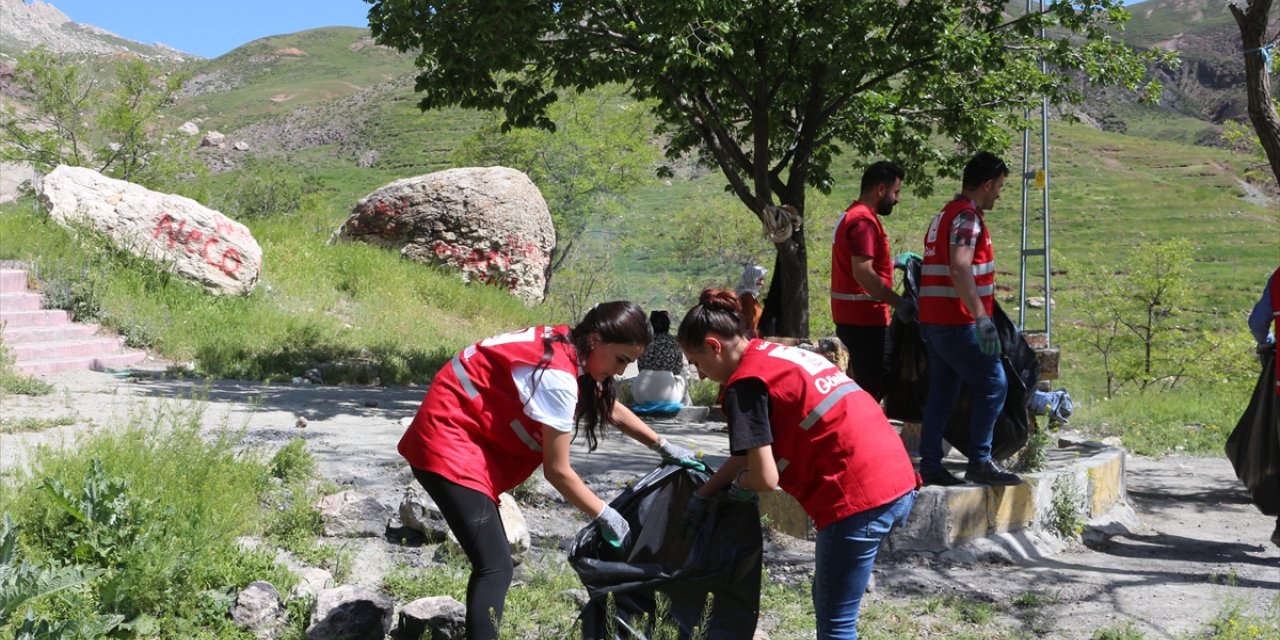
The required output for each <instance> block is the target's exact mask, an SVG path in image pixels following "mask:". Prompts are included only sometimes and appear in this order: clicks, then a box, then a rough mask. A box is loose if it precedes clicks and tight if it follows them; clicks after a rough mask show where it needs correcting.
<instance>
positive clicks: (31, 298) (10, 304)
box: [0, 293, 44, 311]
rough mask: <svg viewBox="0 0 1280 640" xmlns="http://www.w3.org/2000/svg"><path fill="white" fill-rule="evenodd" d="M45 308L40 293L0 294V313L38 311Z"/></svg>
mask: <svg viewBox="0 0 1280 640" xmlns="http://www.w3.org/2000/svg"><path fill="white" fill-rule="evenodd" d="M43 308H44V297H43V296H41V295H40V294H38V293H0V311H37V310H40V309H43Z"/></svg>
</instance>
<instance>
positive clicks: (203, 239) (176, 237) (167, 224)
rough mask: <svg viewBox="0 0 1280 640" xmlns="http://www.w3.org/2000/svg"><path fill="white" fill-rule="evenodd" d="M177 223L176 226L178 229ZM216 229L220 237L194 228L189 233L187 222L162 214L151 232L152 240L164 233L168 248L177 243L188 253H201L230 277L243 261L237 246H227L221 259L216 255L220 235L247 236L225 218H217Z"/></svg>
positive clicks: (215, 220) (206, 259)
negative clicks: (167, 240)
mask: <svg viewBox="0 0 1280 640" xmlns="http://www.w3.org/2000/svg"><path fill="white" fill-rule="evenodd" d="M175 223H176V226H175ZM214 224H215V225H216V227H217V234H216V235H215V234H209V235H205V233H204V232H203V231H201V230H199V229H195V228H192V229H190V230H188V229H187V228H186V227H187V221H186V220H175V219H174V217H173V216H172V215H170V214H169V213H168V212H163V213H162V214H161V215H160V221H159V222H157V223H156V228H155V230H154V231H152V232H151V237H152V238H158V237H160V234H161V233H165V234H167V235H168V237H169V248H170V249H172V248H173V245H174V244H180V245H182V246H183V248H184V249H185V250H186V252H187V253H190V254H194V253H196V252H199V253H200V257H202V258H204V261H205V262H206V263H208V264H209V265H210V266H212V267H214V268H216V269H218V270H220V271H222V272H223V273H225V274H227V275H229V276H231V275H235V272H236V271H239V270H240V263H241V262H242V258H241V256H240V251H239V250H237V249H236V248H235V247H227V248H225V249H223V250H222V253H221V255H220V256H216V255H215V254H216V253H217V251H216V245H217V244H218V241H219V236H225V235H245V232H244V230H243V229H241V228H239V227H238V225H235V224H234V223H232V222H231V221H230V220H227V219H226V218H224V217H222V216H218V217H217V218H215V219H214Z"/></svg>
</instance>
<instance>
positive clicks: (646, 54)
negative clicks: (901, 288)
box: [366, 0, 1158, 336]
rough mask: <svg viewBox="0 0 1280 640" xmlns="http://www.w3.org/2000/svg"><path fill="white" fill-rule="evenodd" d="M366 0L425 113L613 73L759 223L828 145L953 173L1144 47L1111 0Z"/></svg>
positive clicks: (786, 250) (793, 311) (508, 107)
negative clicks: (411, 57)
mask: <svg viewBox="0 0 1280 640" xmlns="http://www.w3.org/2000/svg"><path fill="white" fill-rule="evenodd" d="M366 2H368V3H370V4H371V5H372V6H371V8H370V10H369V24H370V28H371V29H372V31H373V34H374V37H375V38H376V40H377V41H378V42H380V43H382V44H385V45H389V46H392V47H395V48H396V49H399V50H400V51H410V50H416V51H419V55H418V58H417V61H416V63H417V65H418V67H419V68H420V69H421V72H420V73H419V75H418V78H417V83H416V90H417V91H418V92H419V93H420V94H421V96H422V97H421V101H420V106H421V107H422V108H423V109H432V108H439V107H445V106H450V105H461V106H464V107H472V108H480V109H493V110H501V111H502V112H503V113H504V114H505V123H506V124H507V125H509V126H517V127H528V126H536V127H544V128H551V127H553V126H554V124H553V122H552V120H551V118H550V117H548V108H549V107H550V106H551V105H552V104H553V103H554V102H555V101H556V99H557V90H559V89H565V88H571V89H575V90H579V91H581V90H585V89H589V88H592V87H595V86H598V85H600V84H603V83H621V84H625V85H626V86H628V87H630V88H631V90H632V93H633V95H634V97H635V98H637V99H641V100H652V101H653V103H654V105H655V109H654V112H655V113H656V115H657V117H658V118H659V121H660V125H659V132H660V133H661V134H662V135H663V136H664V138H663V139H664V143H665V145H666V153H667V155H668V157H669V158H676V157H680V156H683V155H685V154H693V155H695V156H696V157H697V158H698V159H699V160H701V161H702V162H704V163H706V164H707V165H709V166H713V167H716V168H718V169H719V170H720V171H721V172H722V173H723V174H724V177H725V179H726V181H727V186H726V188H727V189H728V190H729V191H731V192H732V193H733V194H734V195H735V196H737V198H738V199H739V200H740V201H741V202H742V203H743V204H744V205H745V206H746V208H748V209H749V210H750V211H751V212H752V213H754V214H755V215H756V216H757V217H758V218H759V219H761V220H762V221H764V220H773V219H776V217H775V214H776V211H777V207H779V206H781V205H790V206H791V207H794V208H795V210H796V211H797V212H799V213H800V214H803V212H804V201H805V190H806V188H808V187H815V188H817V189H819V190H821V191H823V192H826V191H829V190H830V189H831V187H832V177H831V173H830V167H831V163H832V161H833V159H834V158H835V157H836V156H837V155H839V154H841V153H851V154H853V155H855V156H856V157H858V158H862V159H868V158H882V157H888V158H893V159H895V160H896V161H898V162H899V163H900V164H902V165H903V166H904V167H905V168H906V169H907V171H908V174H909V175H908V180H909V181H910V182H911V183H913V184H914V185H915V186H916V188H917V189H919V190H921V191H922V192H927V191H928V189H929V187H930V185H931V172H932V170H933V169H940V170H941V172H942V173H943V174H944V175H955V173H956V169H957V168H958V166H960V165H961V164H963V156H965V155H967V154H968V153H969V152H970V151H972V150H975V149H990V150H995V151H999V150H1003V149H1005V148H1007V147H1008V144H1009V143H1008V134H1007V129H1006V128H1005V127H1006V126H1007V125H1012V126H1020V123H1019V122H1018V121H1019V118H1020V113H1021V110H1022V109H1023V108H1024V107H1026V106H1029V105H1031V104H1039V100H1040V98H1041V96H1046V97H1047V98H1048V99H1049V100H1050V102H1053V103H1062V102H1071V101H1078V100H1079V99H1080V98H1081V91H1080V89H1081V88H1082V87H1083V86H1084V85H1083V83H1097V84H1119V85H1123V86H1125V87H1128V88H1131V89H1138V88H1139V86H1140V85H1141V83H1142V82H1143V79H1144V78H1145V76H1146V71H1145V64H1144V63H1145V57H1147V56H1155V55H1158V54H1154V53H1153V54H1138V53H1135V52H1133V51H1132V50H1130V49H1129V48H1128V47H1126V46H1125V45H1124V44H1123V43H1121V42H1118V41H1116V40H1114V39H1113V38H1112V37H1111V35H1109V34H1110V32H1109V29H1111V28H1113V27H1115V26H1117V25H1120V24H1122V23H1123V22H1124V21H1125V20H1126V19H1127V18H1128V15H1129V14H1128V12H1127V11H1125V10H1124V8H1123V6H1122V2H1121V0H1074V1H1065V2H1053V3H1051V4H1047V5H1046V6H1045V7H1044V9H1043V10H1042V11H1037V12H1031V13H1025V12H1023V11H1021V6H1022V5H1020V4H1017V3H1009V2H1007V1H1006V0H906V1H901V0H860V1H858V2H849V1H848V0H788V1H785V2H783V1H777V0H623V1H620V2H612V3H600V2H588V1H582V0H567V1H565V2H521V1H508V0H457V1H454V2H448V3H440V2H432V1H431V0H366ZM1042 29H1045V31H1042ZM1042 33H1048V34H1049V35H1042ZM1041 60H1043V61H1044V62H1045V66H1043V67H1042V66H1041ZM782 226H784V227H785V226H787V225H786V223H785V221H784V222H783V224H782ZM819 236H820V237H821V236H822V234H819ZM774 244H775V247H776V249H777V257H776V261H775V268H774V277H773V279H772V286H771V289H770V292H769V295H768V298H767V299H768V301H769V303H770V304H771V305H777V309H778V313H777V317H778V319H779V325H778V327H777V333H778V334H779V335H788V336H806V335H807V334H808V303H807V300H808V283H807V278H806V276H805V274H806V273H807V257H806V251H805V230H804V228H803V227H800V228H798V229H796V231H795V232H794V233H791V234H789V235H787V234H780V235H778V236H775V237H774Z"/></svg>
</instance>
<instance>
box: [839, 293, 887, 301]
mask: <svg viewBox="0 0 1280 640" xmlns="http://www.w3.org/2000/svg"><path fill="white" fill-rule="evenodd" d="M831 299H832V300H852V301H854V302H879V301H880V299H879V298H877V297H875V296H873V295H871V294H868V293H836V292H834V291H832V292H831Z"/></svg>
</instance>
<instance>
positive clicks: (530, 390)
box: [511, 365, 578, 433]
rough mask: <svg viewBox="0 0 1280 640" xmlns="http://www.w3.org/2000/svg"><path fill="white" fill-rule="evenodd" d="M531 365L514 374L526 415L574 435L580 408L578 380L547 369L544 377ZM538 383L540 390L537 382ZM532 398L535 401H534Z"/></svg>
mask: <svg viewBox="0 0 1280 640" xmlns="http://www.w3.org/2000/svg"><path fill="white" fill-rule="evenodd" d="M535 372H537V367H534V366H532V365H521V366H518V367H516V368H515V369H513V370H512V371H511V379H512V380H513V381H515V383H516V391H518V392H519V393H520V401H521V402H523V403H524V414H525V415H527V416H529V417H530V418H532V419H533V420H535V421H537V422H540V423H542V424H545V425H547V426H548V427H551V428H552V429H555V430H557V431H563V432H565V433H568V432H570V431H573V412H574V410H575V409H577V407H578V379H577V378H576V377H574V376H573V375H571V374H570V373H568V372H566V371H560V370H559V369H546V370H543V371H542V372H541V373H535ZM535 380H537V383H538V384H537V388H536V389H535V388H534V381H535ZM531 396H532V397H531Z"/></svg>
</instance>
